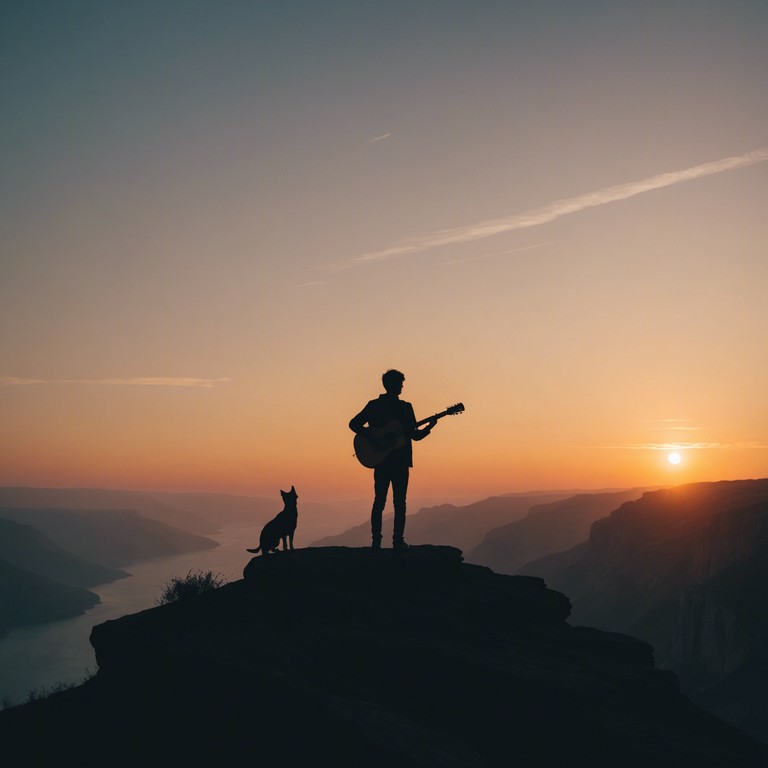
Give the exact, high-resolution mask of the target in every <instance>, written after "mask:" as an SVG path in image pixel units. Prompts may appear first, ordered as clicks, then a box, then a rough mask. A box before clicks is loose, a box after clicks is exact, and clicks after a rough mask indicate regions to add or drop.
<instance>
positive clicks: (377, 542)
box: [371, 466, 390, 549]
mask: <svg viewBox="0 0 768 768" xmlns="http://www.w3.org/2000/svg"><path fill="white" fill-rule="evenodd" d="M389 483H390V477H389V472H387V471H386V468H382V467H380V466H379V467H376V468H375V469H374V470H373V507H371V546H372V547H373V548H374V549H380V548H381V514H382V512H383V511H384V507H385V506H386V504H387V491H388V490H389Z"/></svg>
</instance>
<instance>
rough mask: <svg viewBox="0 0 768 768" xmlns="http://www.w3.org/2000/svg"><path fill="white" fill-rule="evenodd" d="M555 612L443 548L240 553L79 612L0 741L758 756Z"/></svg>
mask: <svg viewBox="0 0 768 768" xmlns="http://www.w3.org/2000/svg"><path fill="white" fill-rule="evenodd" d="M569 610H570V603H569V601H568V599H567V598H566V597H565V596H564V595H562V594H560V593H557V592H553V591H551V590H549V589H547V588H546V586H545V584H544V582H543V581H542V580H541V579H537V578H532V577H521V576H503V575H499V574H496V573H494V572H492V571H491V570H489V569H487V568H484V567H480V566H474V565H468V564H466V563H464V562H463V561H462V556H461V553H460V551H459V550H456V549H453V548H450V547H432V546H424V547H412V548H411V549H409V550H408V551H406V552H403V553H394V552H393V551H391V550H383V551H381V552H372V551H371V550H368V549H347V548H344V547H328V548H309V549H304V550H296V551H295V552H289V553H279V554H276V555H270V556H268V557H256V558H254V559H253V560H251V561H250V562H249V563H248V564H247V566H246V567H245V571H244V578H243V580H241V581H238V582H235V583H232V584H228V585H226V586H224V587H222V588H220V589H217V590H215V591H214V592H211V593H209V594H206V595H203V596H200V597H197V598H194V599H191V600H188V601H184V602H180V603H176V604H171V605H166V606H162V607H158V608H154V609H151V610H148V611H143V612H142V613H138V614H134V615H131V616H125V617H123V618H121V619H117V620H114V621H109V622H106V623H104V624H100V625H98V626H96V627H94V629H93V633H92V635H91V642H92V644H93V646H94V648H95V649H96V656H97V661H98V665H99V672H98V674H97V676H96V677H95V678H93V679H92V680H90V681H88V682H87V683H86V684H84V685H83V686H80V687H79V688H76V689H74V690H71V691H67V692H64V693H61V694H57V695H56V696H52V697H50V698H49V699H47V700H44V701H40V702H36V703H34V704H31V705H26V706H24V707H18V708H16V709H12V710H9V711H6V712H3V713H0V742H2V744H3V749H4V754H6V755H8V754H12V755H17V756H18V755H24V756H26V758H27V764H35V760H37V759H39V758H40V757H48V758H49V757H54V756H55V757H56V758H57V759H59V760H60V759H62V758H63V757H72V758H75V759H78V760H79V762H80V763H81V764H82V763H83V762H85V763H89V762H90V761H89V760H88V759H87V758H89V757H93V758H99V757H102V756H103V757H104V758H107V757H109V759H110V762H111V763H112V764H115V762H117V763H121V762H123V763H126V764H128V763H132V764H135V761H136V760H138V759H141V760H142V761H144V762H149V763H150V764H153V763H154V764H158V763H159V761H161V760H163V761H164V760H173V761H174V764H181V763H182V761H183V762H187V763H189V764H192V765H203V764H212V765H216V764H218V765H221V764H224V761H228V760H235V759H238V760H242V759H248V760H249V761H251V760H253V761H254V762H257V763H259V764H264V762H265V761H266V760H280V762H281V763H282V764H286V765H292V766H304V765H312V766H315V765H318V764H320V765H327V764H332V765H336V766H347V765H367V766H395V765H397V766H501V765H505V766H506V765H510V764H514V765H520V766H549V765H552V766H555V765H558V766H559V765H563V764H564V763H565V762H566V761H567V762H569V763H572V764H575V765H590V766H616V765H622V766H637V768H640V766H643V768H645V766H650V765H653V766H675V768H680V766H687V765H696V766H701V767H705V766H733V767H734V768H735V767H737V766H744V767H745V768H746V767H747V766H758V765H764V764H765V759H766V752H765V748H764V746H762V745H761V744H759V743H758V742H755V741H753V740H752V739H750V738H749V737H747V736H745V735H744V734H742V733H741V732H739V731H737V730H736V729H734V728H732V727H730V726H728V725H726V724H725V723H723V722H721V721H719V720H717V719H716V718H714V717H713V716H711V715H708V714H706V713H705V712H704V711H703V710H701V709H699V708H697V707H696V706H694V705H693V704H692V703H691V702H690V701H689V700H688V699H687V698H685V697H684V696H682V695H681V694H680V692H679V689H678V684H677V679H676V678H675V677H674V676H673V675H671V674H670V673H666V672H662V671H659V670H657V669H655V668H654V665H653V659H652V649H651V647H650V646H649V645H647V644H646V643H643V642H641V641H638V640H635V639H632V638H629V637H626V636H623V635H616V634H610V633H606V632H600V631H597V630H592V629H586V628H574V627H571V626H570V625H569V624H568V623H567V621H566V620H567V617H568V614H569ZM41 734H45V738H41ZM96 761H98V760H96Z"/></svg>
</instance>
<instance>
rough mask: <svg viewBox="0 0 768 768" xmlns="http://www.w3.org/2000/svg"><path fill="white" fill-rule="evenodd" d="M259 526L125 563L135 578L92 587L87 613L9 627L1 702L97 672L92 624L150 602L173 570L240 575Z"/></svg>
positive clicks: (0, 647)
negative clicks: (192, 548) (209, 544)
mask: <svg viewBox="0 0 768 768" xmlns="http://www.w3.org/2000/svg"><path fill="white" fill-rule="evenodd" d="M261 528H262V526H261V524H259V525H258V526H256V527H252V526H251V527H247V528H243V527H238V528H224V529H223V530H222V531H220V532H219V533H218V534H213V535H209V538H211V539H214V540H215V541H217V542H218V543H219V546H218V547H216V548H215V549H209V550H206V551H203V552H189V553H187V554H183V555H174V556H172V557H162V558H156V559H154V560H145V561H143V562H140V563H136V564H135V565H129V566H124V567H123V570H125V571H127V572H128V573H130V574H131V578H128V579H121V580H120V581H115V582H112V583H111V584H102V585H100V586H98V587H91V588H90V589H91V591H92V592H95V593H96V594H98V596H99V597H100V598H101V603H100V604H99V605H97V606H96V607H94V608H92V609H91V610H89V611H87V612H86V613H85V614H84V615H82V616H77V617H75V618H72V619H64V620H62V621H56V622H51V623H48V624H37V625H33V626H28V627H22V628H20V629H14V630H11V631H10V633H9V634H8V635H6V636H5V637H4V638H3V639H2V640H0V707H2V706H3V705H6V706H8V705H9V704H18V703H21V702H23V701H26V700H27V697H28V696H29V694H30V692H31V691H36V692H37V693H38V694H39V693H40V692H42V691H46V690H50V689H51V688H52V687H54V686H56V685H58V684H68V683H80V682H81V681H82V680H83V679H84V678H85V677H87V676H89V675H90V674H92V673H95V672H96V669H97V667H96V658H95V655H94V652H93V648H92V647H91V644H90V642H89V639H88V638H89V636H90V634H91V628H92V627H93V626H94V625H96V624H101V623H102V622H104V621H109V620H110V619H116V618H119V617H120V616H124V615H126V614H129V613H136V612H137V611H143V610H144V609H146V608H152V607H153V606H154V605H155V604H156V601H157V600H158V598H159V597H160V594H161V592H162V589H163V587H164V586H165V584H167V583H168V582H169V581H170V580H171V579H172V578H173V577H174V576H185V575H186V574H187V573H188V572H189V571H198V570H202V571H213V572H214V573H216V574H221V575H222V576H223V577H224V578H225V579H226V580H227V581H228V582H229V581H237V580H238V579H241V578H242V577H243V568H244V567H245V566H246V564H247V563H248V561H249V559H250V558H251V557H252V556H251V555H250V554H249V553H248V552H246V551H245V549H246V547H254V546H258V542H259V533H260V532H261Z"/></svg>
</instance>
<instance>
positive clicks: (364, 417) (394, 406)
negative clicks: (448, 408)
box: [349, 369, 437, 549]
mask: <svg viewBox="0 0 768 768" xmlns="http://www.w3.org/2000/svg"><path fill="white" fill-rule="evenodd" d="M381 381H382V383H383V384H384V389H385V390H386V391H385V394H383V395H379V397H378V398H377V399H376V400H370V401H369V402H368V403H367V404H366V406H365V408H363V410H362V411H360V413H358V414H357V416H355V417H354V418H353V419H352V420H351V421H350V422H349V428H350V429H351V430H352V431H353V432H354V433H355V434H358V435H365V436H366V437H367V438H369V439H370V440H371V441H372V442H373V443H374V445H377V446H378V447H381V448H382V451H383V452H386V457H385V458H383V459H382V460H381V461H380V462H379V463H377V464H376V465H375V467H374V470H373V489H374V498H373V507H372V508H371V547H372V548H373V549H381V514H382V512H383V511H384V507H385V505H386V503H387V491H388V490H389V486H390V484H391V485H392V500H393V502H394V507H395V529H394V533H393V535H392V547H393V548H394V549H407V547H408V545H407V544H406V543H405V540H404V538H403V536H404V533H405V496H406V493H407V492H408V472H409V468H410V467H412V466H413V450H412V447H411V441H412V440H423V439H424V438H425V437H426V436H427V435H428V434H429V433H430V432H431V431H432V428H433V427H434V426H435V424H437V419H430V421H429V422H428V423H427V426H426V427H424V428H423V429H419V428H418V427H417V426H416V416H415V415H414V413H413V406H412V405H411V404H410V403H408V402H406V401H405V400H401V399H400V393H401V392H402V391H403V382H404V381H405V376H404V375H403V374H402V373H400V371H396V370H393V369H391V370H389V371H387V372H386V373H385V374H384V375H383V376H382V377H381ZM366 424H367V425H368V426H367V427H366V426H365V425H366ZM382 432H386V435H387V436H389V437H390V438H391V437H394V436H396V437H398V438H400V439H398V440H397V441H396V442H395V443H394V446H395V447H392V448H391V449H390V448H388V447H387V446H388V443H387V442H382Z"/></svg>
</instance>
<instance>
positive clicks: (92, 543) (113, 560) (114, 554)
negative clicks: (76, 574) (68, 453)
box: [0, 507, 218, 568]
mask: <svg viewBox="0 0 768 768" xmlns="http://www.w3.org/2000/svg"><path fill="white" fill-rule="evenodd" d="M0 519H5V520H12V521H14V522H17V523H22V524H24V525H31V526H33V527H34V528H36V529H37V530H39V531H40V532H42V533H44V534H45V535H46V536H47V537H48V538H50V539H52V540H53V541H54V542H56V544H58V545H59V546H60V547H62V548H63V549H65V550H67V551H68V552H71V553H73V554H75V555H77V556H79V557H82V558H85V559H86V560H90V561H92V562H94V563H97V564H98V565H101V566H103V567H105V568H119V567H121V566H124V565H128V564H130V563H132V562H136V561H138V560H146V559H147V558H150V557H163V556H167V555H174V554H179V553H181V552H194V551H198V550H203V549H211V548H213V547H216V546H218V545H217V544H216V542H215V541H213V540H211V539H207V538H204V537H203V536H197V535H196V534H193V533H189V532H187V531H182V530H180V529H177V528H172V527H171V526H169V525H165V524H164V523H160V522H158V521H157V520H151V519H149V518H147V517H144V516H143V515H140V514H139V513H138V512H136V511H135V510H132V509H124V510H119V509H17V508H8V507H0Z"/></svg>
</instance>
